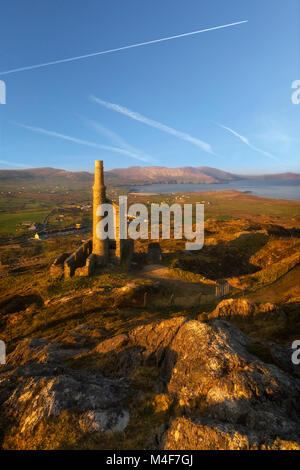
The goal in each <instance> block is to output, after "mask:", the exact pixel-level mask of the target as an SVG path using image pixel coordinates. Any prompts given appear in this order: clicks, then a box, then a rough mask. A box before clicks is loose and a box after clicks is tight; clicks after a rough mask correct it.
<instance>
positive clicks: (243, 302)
mask: <svg viewBox="0 0 300 470" xmlns="http://www.w3.org/2000/svg"><path fill="white" fill-rule="evenodd" d="M258 314H266V315H264V316H266V317H267V318H269V319H270V318H271V317H272V316H274V318H279V319H280V320H285V314H284V313H283V312H282V311H281V310H280V308H279V307H278V306H277V305H275V304H273V303H271V302H267V303H264V304H259V303H256V302H251V301H249V300H248V299H244V298H237V299H224V300H222V301H221V302H219V303H218V305H217V306H216V308H215V309H214V310H213V311H212V312H210V313H209V314H208V317H209V318H230V317H235V316H239V317H251V316H253V315H258Z"/></svg>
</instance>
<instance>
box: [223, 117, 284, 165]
mask: <svg viewBox="0 0 300 470" xmlns="http://www.w3.org/2000/svg"><path fill="white" fill-rule="evenodd" d="M217 125H218V126H219V127H222V129H225V130H227V131H228V132H231V134H233V135H235V136H236V137H237V138H238V139H240V140H241V141H242V142H244V144H246V145H247V146H248V147H250V148H251V149H252V150H255V152H259V153H261V154H262V155H265V156H266V157H269V158H271V159H272V160H277V161H278V160H279V158H277V157H275V156H274V155H272V154H271V153H269V152H266V151H265V150H262V149H260V148H258V147H256V146H255V145H253V144H251V142H250V141H249V139H247V138H246V137H244V136H243V135H241V134H238V132H236V131H235V130H233V129H231V128H230V127H227V126H224V125H223V124H218V123H217Z"/></svg>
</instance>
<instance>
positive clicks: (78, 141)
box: [16, 123, 145, 161]
mask: <svg viewBox="0 0 300 470" xmlns="http://www.w3.org/2000/svg"><path fill="white" fill-rule="evenodd" d="M16 124H17V125H18V126H20V127H23V128H24V129H27V130H29V131H33V132H37V133H39V134H45V135H49V136H51V137H58V138H59V139H64V140H68V141H70V142H74V143H76V144H81V145H87V146H88V147H94V148H98V149H102V150H108V151H111V152H116V153H121V154H123V155H127V156H129V157H132V158H135V159H137V160H140V161H145V159H144V158H143V157H141V156H140V155H138V154H137V153H135V152H132V151H129V150H127V149H123V148H119V147H112V146H110V145H102V144H96V143H95V142H90V141H88V140H82V139H77V137H72V136H69V135H65V134H60V133H59V132H55V131H49V130H47V129H43V128H41V127H34V126H27V125H25V124H19V123H16Z"/></svg>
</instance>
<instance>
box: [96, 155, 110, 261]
mask: <svg viewBox="0 0 300 470" xmlns="http://www.w3.org/2000/svg"><path fill="white" fill-rule="evenodd" d="M106 202H107V201H106V187H105V185H104V173H103V161H102V160H96V161H95V182H94V186H93V254H94V255H96V256H97V265H98V266H105V265H106V264H107V262H108V252H109V251H108V250H109V248H108V246H109V245H108V242H109V240H108V238H107V239H105V240H101V238H99V237H98V236H97V232H96V230H97V225H98V223H99V222H100V221H101V219H102V218H103V217H102V216H98V215H97V208H98V206H99V205H100V204H105V203H106Z"/></svg>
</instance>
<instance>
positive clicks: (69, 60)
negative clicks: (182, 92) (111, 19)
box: [0, 20, 248, 75]
mask: <svg viewBox="0 0 300 470" xmlns="http://www.w3.org/2000/svg"><path fill="white" fill-rule="evenodd" d="M247 22H248V20H243V21H237V22H235V23H228V24H223V25H221V26H213V27H211V28H205V29H198V30H197V31H191V32H189V33H183V34H176V35H175V36H168V37H165V38H160V39H153V40H152V41H146V42H139V43H136V44H130V45H128V46H121V47H117V48H115V49H108V50H106V51H99V52H92V53H90V54H84V55H79V56H76V57H69V58H67V59H59V60H52V61H51V62H44V63H42V64H35V65H27V66H26V67H19V68H15V69H11V70H6V71H3V72H0V75H8V74H10V73H16V72H24V71H25V70H33V69H39V68H42V67H49V66H50V65H57V64H63V63H65V62H74V61H75V60H81V59H87V58H89V57H94V56H97V55H103V54H111V53H113V52H119V51H124V50H125V49H133V48H134V47H142V46H149V45H151V44H156V43H158V42H163V41H170V40H172V39H178V38H183V37H186V36H193V35H196V34H200V33H206V32H208V31H215V30H217V29H224V28H231V27H233V26H237V25H241V24H243V23H247Z"/></svg>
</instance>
